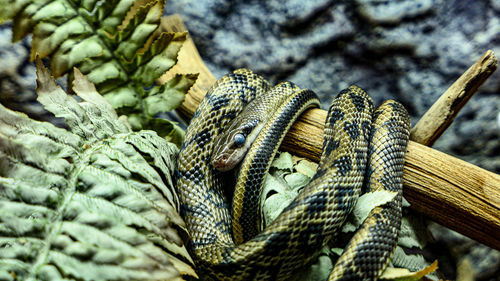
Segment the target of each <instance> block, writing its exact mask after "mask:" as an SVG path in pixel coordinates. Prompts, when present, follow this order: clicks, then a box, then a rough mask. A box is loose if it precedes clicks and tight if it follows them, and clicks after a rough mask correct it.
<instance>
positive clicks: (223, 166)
mask: <svg viewBox="0 0 500 281" xmlns="http://www.w3.org/2000/svg"><path fill="white" fill-rule="evenodd" d="M232 162H234V161H231V158H230V157H228V155H227V154H225V153H223V154H221V155H218V156H216V157H215V158H213V159H212V166H214V168H215V169H217V170H218V171H220V172H227V171H229V170H231V169H232V168H234V166H236V164H237V163H232Z"/></svg>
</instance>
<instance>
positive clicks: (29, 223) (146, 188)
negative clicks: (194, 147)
mask: <svg viewBox="0 0 500 281" xmlns="http://www.w3.org/2000/svg"><path fill="white" fill-rule="evenodd" d="M37 75H38V79H37V81H38V87H37V92H38V94H39V101H40V102H41V103H42V104H43V105H44V106H45V107H46V108H47V109H48V110H49V111H51V112H52V113H54V114H55V115H56V116H60V117H63V118H65V120H66V122H67V124H68V126H69V127H70V129H71V132H69V131H66V130H64V129H60V128H57V127H55V126H53V125H51V124H50V123H46V122H39V121H34V120H32V119H30V118H29V117H27V116H26V115H24V114H22V113H18V112H14V111H11V110H9V109H7V108H5V107H3V106H2V105H0V233H1V234H2V235H0V236H1V237H0V248H1V249H2V251H0V279H2V280H4V279H5V280H182V276H183V275H186V276H196V273H195V272H194V270H193V268H192V266H193V262H192V260H191V258H190V256H189V254H188V252H187V250H186V248H185V247H184V245H183V243H182V239H181V237H180V234H183V235H185V232H186V230H185V226H184V222H183V220H182V219H181V217H180V216H179V215H178V213H177V210H178V206H179V201H178V199H177V196H176V194H175V191H174V190H173V182H172V178H171V176H172V172H173V171H174V169H175V160H176V155H177V152H178V151H177V148H176V146H175V145H173V144H172V143H168V142H166V141H165V140H164V139H163V138H161V137H159V136H158V135H157V134H156V133H155V132H153V131H139V132H132V131H131V130H130V127H129V125H128V123H127V121H126V119H125V118H119V117H118V116H117V114H116V113H115V111H114V109H113V108H112V106H111V105H110V104H109V103H108V102H107V101H106V100H105V99H104V98H103V97H101V96H100V95H99V94H98V93H97V91H96V90H95V88H94V86H93V85H92V84H91V83H90V82H89V81H88V80H87V79H86V77H85V76H84V75H82V74H81V73H80V72H78V71H77V70H75V81H74V86H73V90H74V92H75V93H76V94H77V95H78V96H79V98H80V101H77V100H75V99H74V98H73V97H70V96H68V95H67V94H66V93H65V92H64V91H63V90H62V89H61V88H60V87H58V86H57V85H56V84H55V82H54V80H53V78H51V77H50V73H49V72H48V70H47V69H46V68H45V67H44V66H43V64H42V63H41V61H40V60H37Z"/></svg>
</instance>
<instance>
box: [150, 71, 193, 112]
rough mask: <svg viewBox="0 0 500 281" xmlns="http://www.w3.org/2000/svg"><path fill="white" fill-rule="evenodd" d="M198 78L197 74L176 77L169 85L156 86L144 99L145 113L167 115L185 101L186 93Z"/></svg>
mask: <svg viewBox="0 0 500 281" xmlns="http://www.w3.org/2000/svg"><path fill="white" fill-rule="evenodd" d="M196 78H198V75H197V74H191V75H179V74H177V75H175V76H174V77H173V78H172V79H170V80H169V81H168V82H167V83H165V84H163V85H161V86H155V87H153V88H152V89H151V90H149V91H148V93H147V95H148V97H147V98H145V99H144V107H145V109H144V111H145V112H146V113H147V115H148V116H151V117H153V116H155V115H156V114H158V113H165V112H168V111H170V110H172V109H175V108H177V107H178V106H179V105H181V103H182V102H183V101H184V97H185V93H186V92H187V91H188V90H189V88H191V86H192V85H193V84H194V82H195V81H196Z"/></svg>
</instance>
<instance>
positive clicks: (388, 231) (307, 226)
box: [176, 69, 410, 280]
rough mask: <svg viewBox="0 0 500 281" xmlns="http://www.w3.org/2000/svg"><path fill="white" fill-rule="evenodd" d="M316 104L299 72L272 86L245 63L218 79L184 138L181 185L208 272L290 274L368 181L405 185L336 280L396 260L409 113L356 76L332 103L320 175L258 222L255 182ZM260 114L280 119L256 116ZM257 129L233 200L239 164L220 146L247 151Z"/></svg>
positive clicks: (378, 212)
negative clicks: (378, 101) (293, 79)
mask: <svg viewBox="0 0 500 281" xmlns="http://www.w3.org/2000/svg"><path fill="white" fill-rule="evenodd" d="M277 100H279V101H277ZM271 103H272V104H276V105H275V106H274V107H272V106H271V105H269V104H271ZM317 104H318V101H317V98H316V95H315V94H314V93H313V92H312V91H310V90H301V89H299V88H298V87H297V86H296V85H294V84H293V83H290V82H284V83H280V84H278V85H276V86H274V87H272V86H271V85H270V84H269V83H268V82H267V81H266V80H265V79H264V78H262V77H261V76H259V75H257V74H255V73H253V72H252V71H250V70H246V69H239V70H236V71H234V72H233V73H230V74H227V75H225V76H223V77H222V78H220V79H219V80H217V82H216V83H215V85H214V86H213V87H212V88H211V89H210V90H209V91H208V93H207V94H206V96H205V98H204V99H203V100H202V101H201V103H200V105H199V106H198V109H197V110H196V112H195V114H194V116H193V119H192V120H191V123H190V125H189V127H188V129H187V132H186V135H185V139H184V142H183V144H182V146H181V152H180V154H179V158H178V168H177V171H176V187H177V191H178V194H179V197H180V200H181V215H182V216H183V218H184V220H185V222H186V225H187V228H188V231H189V234H190V237H189V241H188V248H189V250H190V252H191V254H192V256H193V257H194V259H195V262H196V264H197V267H198V269H199V272H200V273H201V274H202V275H204V276H205V277H206V278H208V279H214V280H289V279H290V278H291V277H292V276H293V274H294V273H295V272H296V271H297V270H298V269H299V268H301V267H303V266H304V265H305V264H306V263H308V262H309V261H311V259H313V258H314V257H315V256H316V254H317V253H318V252H319V250H320V249H321V248H322V246H323V245H325V244H326V243H327V242H328V241H330V240H331V239H332V238H333V237H334V236H335V234H336V233H337V232H338V231H339V228H340V227H341V226H342V224H343V223H344V221H345V219H346V217H347V216H348V214H349V213H350V212H351V211H352V209H353V207H354V205H355V203H356V200H357V198H358V197H359V195H360V193H361V192H362V190H363V191H375V190H389V191H393V192H395V193H396V194H397V195H396V196H395V197H394V199H393V200H392V201H390V202H389V203H387V204H385V205H383V206H380V207H376V208H375V209H373V210H372V211H371V213H370V215H369V216H368V218H367V219H366V220H365V221H364V223H363V224H362V226H361V227H360V228H359V229H358V231H357V232H356V234H355V235H354V237H353V238H352V239H351V241H350V242H349V243H348V245H347V246H346V248H345V249H344V253H343V254H342V255H341V257H340V258H339V259H338V261H337V262H336V264H335V266H334V269H333V270H332V272H331V274H330V276H329V280H376V279H377V278H378V277H379V275H380V274H381V273H382V271H383V270H384V268H385V267H386V265H387V264H388V262H389V259H390V257H391V255H392V253H393V252H394V249H395V246H396V242H397V239H398V235H399V228H400V223H401V200H402V174H403V163H404V162H403V161H404V160H403V157H404V153H405V151H406V145H407V142H408V136H409V127H410V121H409V117H408V113H407V112H406V110H405V109H404V107H403V106H402V105H400V104H399V103H397V102H395V101H386V102H384V103H383V104H382V105H381V106H380V107H378V108H377V109H376V110H375V109H374V106H373V101H372V100H371V98H370V97H369V96H368V95H367V94H366V93H365V92H364V91H363V90H362V89H360V88H358V87H356V86H351V87H349V88H347V89H345V90H343V91H341V92H340V93H339V94H338V96H337V97H336V98H335V99H334V100H333V102H332V104H331V106H330V108H329V111H328V117H327V120H326V122H325V129H324V142H323V152H322V156H321V160H320V163H319V166H318V168H317V172H316V174H315V176H314V177H313V178H312V180H311V182H310V183H309V184H308V185H307V186H306V187H304V188H303V189H302V190H301V191H300V193H299V194H298V196H297V198H295V199H294V200H293V201H292V202H291V203H290V205H289V206H287V207H286V208H285V209H284V210H283V211H282V213H281V214H280V215H279V216H278V217H277V218H276V219H275V220H274V221H273V222H272V223H271V224H270V225H268V226H267V227H266V228H265V229H264V230H262V231H261V230H260V229H258V228H259V226H258V223H257V222H258V220H259V219H258V218H257V216H256V215H255V208H258V207H257V206H258V201H256V199H254V197H256V196H258V194H259V191H258V189H257V188H256V187H254V186H252V185H255V184H257V185H258V184H261V183H262V181H263V178H264V177H265V173H266V172H267V170H268V169H269V165H270V162H271V161H272V158H273V157H274V154H275V153H276V150H277V147H279V144H280V142H281V140H282V139H283V136H284V135H285V133H286V130H287V129H288V128H289V127H290V124H292V123H293V121H294V120H295V119H296V118H297V117H298V116H299V115H300V114H301V112H302V111H304V110H305V109H307V108H309V107H314V106H317ZM245 108H246V109H245ZM249 109H250V113H245V111H244V110H246V111H248V110H249ZM242 111H243V112H244V113H241V112H242ZM240 114H242V115H244V116H245V117H244V118H243V119H242V118H239V117H238V116H240ZM259 114H260V115H262V114H267V115H269V116H270V117H269V119H271V120H270V121H269V122H268V123H266V124H265V125H259V124H256V123H257V122H254V121H256V120H254V117H255V118H257V117H259ZM257 119H258V118H257ZM242 124H244V125H242ZM233 127H235V128H240V129H239V130H240V131H239V133H238V134H239V136H234V133H231V131H234V130H233V129H231V128H233ZM255 127H258V128H259V129H262V131H261V133H260V134H258V135H257V134H256V133H254V132H253V129H254V128H255ZM225 131H229V132H230V133H229V135H230V136H231V137H227V135H228V133H225ZM250 138H252V139H253V138H255V140H253V142H254V144H253V145H252V146H251V148H249V151H248V153H247V156H246V158H245V159H244V160H243V161H242V163H241V164H240V170H239V175H238V181H237V183H236V190H235V191H234V198H233V203H231V202H230V201H229V200H226V198H227V197H228V196H229V195H228V194H230V193H231V191H228V186H229V188H234V186H235V182H234V178H233V176H232V175H233V173H232V172H225V171H224V170H225V168H224V167H222V168H221V167H216V166H218V165H219V164H220V162H221V161H218V160H217V159H219V158H217V157H214V156H213V155H214V154H215V153H216V152H217V151H220V150H221V149H220V147H221V146H228V145H229V146H232V147H233V148H234V147H236V148H239V147H244V148H245V151H246V149H247V148H248V147H247V146H248V144H247V142H246V141H247V139H250ZM228 142H229V143H231V142H232V144H228ZM217 153H219V152H217ZM238 157H239V158H241V156H238ZM219 160H221V159H219ZM222 160H226V159H222ZM222 162H224V161H222ZM236 164H237V163H230V166H231V167H232V166H235V165H236ZM216 168H218V169H219V170H218V169H216ZM220 170H222V171H220ZM248 202H249V203H248ZM256 202H257V203H256ZM231 207H232V208H233V209H231ZM252 210H253V213H252V212H251V211H252ZM249 212H250V213H252V214H247V213H249ZM232 216H234V217H235V218H234V220H233V219H232ZM246 229H248V230H246ZM233 234H234V236H233Z"/></svg>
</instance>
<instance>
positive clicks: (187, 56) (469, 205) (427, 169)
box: [164, 16, 500, 249]
mask: <svg viewBox="0 0 500 281" xmlns="http://www.w3.org/2000/svg"><path fill="white" fill-rule="evenodd" d="M164 27H165V29H166V30H174V31H180V30H185V28H184V27H183V24H182V20H181V19H180V17H178V16H171V17H169V18H167V19H166V21H165V25H164ZM175 71H176V72H175V73H193V72H200V77H202V78H201V79H200V81H197V82H196V84H195V86H194V87H193V88H192V89H191V90H190V92H189V94H188V96H187V97H186V100H185V102H184V103H183V105H182V106H181V108H180V109H179V111H178V112H179V114H180V115H181V116H183V117H184V118H186V120H189V118H190V117H191V116H192V114H193V113H194V111H195V110H196V106H197V104H198V103H199V102H200V101H201V99H202V98H203V96H204V95H205V93H206V91H207V90H208V89H209V87H210V86H211V85H212V84H213V83H214V82H215V78H214V77H213V75H212V74H210V72H209V71H208V70H207V68H206V66H205V65H204V63H203V61H202V60H201V58H200V56H199V54H198V52H197V51H196V47H195V46H194V44H193V42H192V41H190V40H188V42H186V43H185V45H184V47H183V50H182V51H181V53H180V54H179V63H178V65H177V66H176V69H175ZM172 75H173V72H169V73H167V74H166V76H165V77H164V78H165V79H167V78H168V77H172ZM476 88H477V87H476ZM325 119H326V111H324V110H320V109H311V110H309V111H307V112H305V113H304V114H303V115H302V116H301V117H300V118H299V120H298V121H297V122H296V123H295V124H294V125H293V127H292V128H291V130H290V131H289V132H288V134H287V135H286V137H285V140H284V141H283V144H282V146H281V149H283V150H287V151H291V152H292V153H294V154H296V155H299V156H303V157H307V158H309V159H311V160H314V161H318V160H319V156H320V154H321V146H322V135H323V125H324V122H325ZM417 131H418V130H417ZM403 184H404V195H405V198H406V199H407V200H408V201H409V202H410V203H411V207H412V208H413V209H415V210H417V211H419V212H421V213H424V214H425V215H427V216H429V217H430V218H431V219H433V220H435V221H437V222H439V223H440V224H442V225H444V226H447V227H449V228H451V229H454V230H456V231H458V232H460V233H463V234H465V235H467V236H469V237H471V238H473V239H476V240H478V241H479V242H482V243H484V244H486V245H488V246H490V247H493V248H496V249H500V235H498V233H500V176H499V175H497V174H494V173H491V172H489V171H486V170H484V169H482V168H479V167H477V166H474V165H472V164H469V163H467V162H465V161H462V160H460V159H457V158H455V157H452V156H449V155H447V154H445V153H442V152H439V151H437V150H435V149H432V148H429V147H426V146H423V145H421V144H418V143H416V142H414V141H410V143H409V144H408V153H407V154H406V156H405V168H404V178H403Z"/></svg>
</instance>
